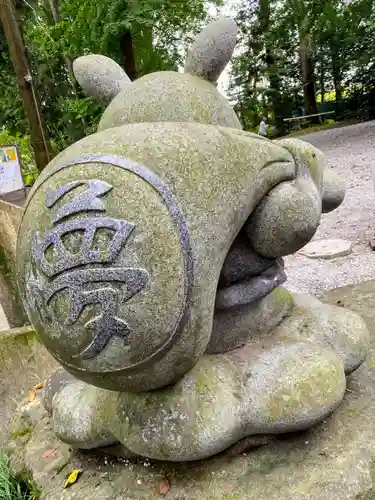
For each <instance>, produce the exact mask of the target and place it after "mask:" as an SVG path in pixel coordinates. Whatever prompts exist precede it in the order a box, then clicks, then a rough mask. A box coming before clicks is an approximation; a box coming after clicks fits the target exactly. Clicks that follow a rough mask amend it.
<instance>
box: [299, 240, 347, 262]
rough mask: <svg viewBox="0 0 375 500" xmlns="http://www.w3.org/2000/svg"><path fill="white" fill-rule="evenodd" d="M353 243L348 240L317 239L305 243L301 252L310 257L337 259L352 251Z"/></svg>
mask: <svg viewBox="0 0 375 500" xmlns="http://www.w3.org/2000/svg"><path fill="white" fill-rule="evenodd" d="M352 248H353V244H352V242H351V241H347V240H338V239H334V240H316V241H311V242H310V243H308V244H307V245H305V246H304V247H303V248H302V250H300V252H299V253H300V254H301V255H303V256H304V257H308V258H309V259H326V260H328V259H335V258H337V257H345V256H346V255H349V254H351V253H352Z"/></svg>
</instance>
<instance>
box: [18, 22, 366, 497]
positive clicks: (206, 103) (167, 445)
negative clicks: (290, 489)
mask: <svg viewBox="0 0 375 500" xmlns="http://www.w3.org/2000/svg"><path fill="white" fill-rule="evenodd" d="M235 38H236V28H235V24H234V23H233V22H232V21H229V20H220V21H218V22H217V23H214V24H212V25H210V26H209V27H207V29H206V30H204V31H203V32H202V34H201V35H199V36H198V37H197V39H196V42H195V44H194V45H193V48H192V50H191V52H190V55H189V57H188V60H187V63H186V67H185V70H186V73H184V74H180V73H173V72H162V73H155V74H151V75H147V76H145V77H143V78H141V79H139V80H138V81H137V82H135V83H133V84H131V85H129V81H128V79H127V77H126V76H125V75H124V73H123V72H121V71H120V69H119V67H118V66H117V65H116V64H115V63H113V61H110V60H107V59H105V58H104V59H103V58H101V56H90V57H88V58H84V59H79V60H78V61H76V63H75V71H76V73H77V77H78V79H80V81H81V83H82V85H83V87H84V89H85V90H86V92H88V93H89V94H90V95H94V96H96V97H99V98H102V99H103V100H104V101H105V102H109V101H111V102H110V104H109V106H108V108H107V110H106V111H105V113H104V115H103V117H102V120H101V122H100V126H99V132H98V133H97V134H93V135H92V136H89V137H87V138H85V139H83V140H82V141H79V142H78V143H76V144H74V145H72V146H71V147H69V148H68V149H66V150H65V151H63V152H62V153H61V154H60V155H59V156H58V157H56V158H55V159H54V160H53V161H52V162H51V163H50V165H49V166H48V167H47V168H46V169H45V170H44V171H43V172H42V174H41V176H40V177H39V179H38V181H37V182H36V184H35V185H34V186H33V188H32V190H31V193H30V195H29V198H28V200H27V202H26V206H25V212H24V214H23V217H22V221H21V224H20V229H19V236H18V249H17V276H18V280H19V289H20V294H21V297H22V300H23V302H24V304H25V308H26V311H27V313H28V315H29V316H30V319H31V321H32V323H33V324H34V325H35V328H36V331H37V332H38V334H39V335H40V338H41V340H42V342H43V343H44V345H45V346H46V347H47V349H48V350H49V351H50V352H51V353H52V354H53V356H54V358H55V359H56V360H57V361H58V362H59V363H60V364H61V365H62V366H63V367H64V369H66V370H67V372H69V373H70V374H71V375H70V376H68V375H66V374H65V373H64V372H63V371H61V370H60V371H58V372H56V373H55V374H54V375H52V377H51V378H50V379H49V380H48V382H47V387H46V391H45V405H46V407H47V408H48V410H49V411H50V412H51V416H52V423H53V428H54V432H55V434H56V436H58V437H59V438H60V439H61V440H63V441H65V442H66V443H68V444H69V445H71V446H73V447H75V448H79V449H85V450H92V449H97V448H98V447H99V448H101V447H103V448H108V447H112V446H116V447H117V446H119V445H122V448H121V450H122V451H121V452H122V453H125V454H126V453H127V452H129V454H130V455H133V456H134V455H140V456H143V457H149V458H153V459H159V460H168V461H175V462H179V461H194V460H198V459H202V458H207V457H210V456H211V455H214V454H217V453H219V452H221V451H224V450H226V449H228V448H229V447H232V446H235V445H236V443H238V442H240V441H242V443H245V442H246V440H248V441H247V442H248V443H249V444H251V443H256V442H259V443H260V444H262V443H264V442H266V441H268V439H269V436H271V435H277V434H280V433H283V432H293V431H298V430H304V429H307V428H309V427H311V426H313V425H315V424H317V423H319V422H320V421H322V420H323V419H325V418H327V416H328V415H330V414H331V413H332V412H333V411H334V410H335V409H336V408H338V406H339V405H340V404H341V402H342V400H343V397H344V393H345V387H346V378H345V375H346V374H349V373H351V372H352V371H353V370H355V369H356V368H357V367H358V366H359V365H360V364H361V363H362V362H363V360H364V357H365V355H366V351H367V341H368V337H367V329H366V325H365V324H364V323H363V321H362V320H361V319H360V318H359V317H358V316H357V315H356V314H354V313H349V312H347V311H343V310H341V309H338V308H334V307H330V306H323V305H321V304H320V303H318V302H316V301H315V300H314V299H312V300H311V299H309V298H306V297H300V296H299V297H297V298H296V299H293V297H292V296H291V295H290V293H289V292H288V291H287V290H286V289H284V288H281V289H280V288H278V285H280V283H283V281H284V280H285V273H284V269H283V262H282V260H281V259H280V257H282V256H284V255H287V254H290V253H292V252H294V251H297V250H299V249H300V248H301V247H303V246H304V245H305V244H306V243H307V242H308V241H309V240H310V239H311V238H312V236H313V235H314V233H315V231H316V229H317V227H318V225H319V223H320V217H321V214H322V211H323V210H328V209H330V208H332V207H336V206H337V205H338V204H339V202H340V200H342V198H343V196H342V192H341V187H340V186H339V184H338V183H336V181H335V177H334V175H333V173H332V172H331V171H327V165H326V163H325V159H324V156H322V155H321V153H320V152H319V151H318V150H316V149H315V148H313V147H312V146H309V145H306V144H305V143H303V142H302V141H298V140H295V139H283V140H280V141H277V142H271V141H268V140H267V139H265V138H261V137H259V136H257V135H254V134H251V133H247V132H244V131H242V130H240V128H241V127H240V123H239V121H238V119H237V117H236V115H235V113H234V111H233V109H232V108H231V106H230V105H229V103H228V102H227V101H226V100H225V98H224V97H223V96H222V95H220V93H219V92H218V90H217V89H216V87H215V82H216V79H217V77H218V76H219V74H220V72H221V71H222V70H223V68H224V67H225V65H226V63H227V62H228V60H229V58H230V56H231V54H232V51H233V49H234V45H235ZM327 172H328V173H327ZM324 197H325V199H324ZM212 352H215V353H218V354H210V353H212ZM153 389H158V390H157V391H156V390H154V391H152V390H153ZM257 436H260V437H259V441H258V438H257ZM243 440H245V441H243ZM237 449H241V445H239V446H238V448H237ZM106 493H107V492H106ZM109 497H111V495H109ZM105 498H108V495H107V496H106V497H105Z"/></svg>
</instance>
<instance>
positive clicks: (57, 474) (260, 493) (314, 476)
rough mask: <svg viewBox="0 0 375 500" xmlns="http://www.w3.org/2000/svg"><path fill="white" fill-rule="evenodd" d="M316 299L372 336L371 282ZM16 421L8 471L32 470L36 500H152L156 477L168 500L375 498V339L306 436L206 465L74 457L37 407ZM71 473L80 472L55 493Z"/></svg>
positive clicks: (374, 304)
mask: <svg viewBox="0 0 375 500" xmlns="http://www.w3.org/2000/svg"><path fill="white" fill-rule="evenodd" d="M324 299H325V301H327V302H330V303H331V304H335V305H339V306H345V307H347V308H350V309H352V310H353V311H355V312H357V313H359V314H360V315H361V316H362V317H363V318H364V319H365V320H366V321H367V322H368V326H369V329H370V332H371V333H372V332H374V333H375V313H374V311H375V282H368V283H364V284H360V285H354V286H351V287H345V288H342V289H337V290H334V291H332V292H331V293H329V294H328V295H327V296H326V297H324ZM23 415H24V416H23V418H22V419H21V420H20V419H19V418H18V419H17V420H18V421H16V422H15V424H14V432H15V433H14V434H13V439H12V440H11V441H10V442H9V443H8V447H9V449H10V451H11V453H12V460H13V464H14V466H15V467H16V468H17V469H24V468H26V469H28V470H30V471H31V472H32V474H33V477H34V480H35V481H36V483H37V484H38V485H39V486H40V487H41V488H42V490H43V494H42V500H60V499H64V500H69V499H74V500H86V499H87V498H95V499H96V500H104V499H106V500H107V499H109V498H110V499H111V500H120V499H121V500H142V499H145V500H146V499H147V500H158V499H159V498H161V497H162V496H163V495H162V494H161V493H160V492H158V484H159V482H160V479H161V478H163V477H167V478H168V480H169V483H170V491H169V492H168V494H167V496H166V498H168V499H171V500H190V499H191V500H193V499H194V500H195V499H198V498H199V500H214V499H215V500H221V499H222V500H224V499H226V500H261V499H265V498H267V500H280V499H288V500H300V499H302V498H303V499H308V500H325V499H332V500H372V499H375V482H374V484H373V481H375V467H374V464H375V426H374V423H373V420H374V415H375V335H373V337H372V349H371V351H370V353H369V356H368V361H367V363H365V364H364V365H363V366H362V367H361V368H360V369H358V370H357V371H356V372H355V373H353V374H352V375H350V376H349V377H348V388H347V392H346V397H345V400H344V402H343V404H342V405H341V407H340V408H339V409H338V410H337V411H336V412H335V413H334V414H333V416H331V417H330V418H328V419H327V420H326V421H325V422H323V423H322V424H321V425H318V426H316V427H315V428H314V429H312V430H310V431H307V432H303V433H300V434H294V435H292V436H291V435H289V436H283V437H282V438H280V439H275V440H273V441H271V442H270V443H269V444H267V445H266V446H262V447H258V448H256V449H252V450H249V451H245V450H244V449H241V448H240V449H232V450H229V451H227V452H224V453H223V454H221V455H219V456H216V457H215V458H213V459H210V460H204V461H200V462H192V463H189V464H177V465H176V464H165V463H163V464H162V463H160V462H150V461H147V460H143V459H140V460H138V461H137V460H135V461H134V462H132V461H126V462H125V463H124V461H118V460H115V461H113V460H112V459H111V458H104V457H99V458H98V457H96V458H94V457H93V455H92V454H88V455H77V454H75V453H74V452H72V451H70V450H69V447H68V445H64V444H62V443H60V442H59V441H58V440H57V439H56V437H55V436H54V435H53V433H52V431H51V426H50V419H49V417H48V415H47V413H46V412H45V411H44V409H42V406H41V404H40V401H38V400H36V401H35V402H33V403H30V404H28V405H27V406H26V408H25V410H24V411H23ZM16 428H18V431H16V430H15V429H16ZM264 442H266V440H263V441H262V440H261V441H260V442H258V443H254V442H250V443H248V444H249V445H250V446H251V445H253V444H263V443H264ZM242 444H245V443H242ZM47 450H48V451H47ZM46 451H47V453H45V452H46ZM239 451H240V452H241V454H240V455H234V452H235V453H237V452H239ZM43 455H45V456H43ZM74 468H81V469H83V470H84V472H83V474H82V476H81V477H80V478H79V480H78V482H77V483H76V484H75V485H73V486H72V487H71V488H70V489H67V490H63V483H64V479H65V477H66V475H67V474H68V473H69V472H70V471H71V470H72V469H74Z"/></svg>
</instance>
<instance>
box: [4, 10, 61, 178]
mask: <svg viewBox="0 0 375 500" xmlns="http://www.w3.org/2000/svg"><path fill="white" fill-rule="evenodd" d="M0 19H1V22H2V24H3V29H4V34H5V38H6V39H7V41H8V46H9V53H10V57H11V59H12V63H13V66H14V71H15V73H16V77H17V84H18V87H19V91H20V94H21V97H22V101H23V106H24V109H25V114H26V117H27V119H28V122H29V126H30V138H31V145H32V147H33V150H34V153H35V159H36V164H37V167H38V170H39V171H42V170H43V168H44V167H45V166H46V165H47V164H48V163H49V162H50V161H51V160H52V158H53V154H52V148H51V145H50V142H49V137H48V132H47V129H46V127H45V123H44V120H43V117H42V114H41V110H40V107H39V104H38V101H37V98H36V94H35V89H34V86H33V82H32V76H31V73H30V69H29V63H28V60H27V56H26V49H25V45H24V42H23V38H22V34H21V29H20V26H19V24H18V22H17V17H16V11H15V8H14V3H13V0H0Z"/></svg>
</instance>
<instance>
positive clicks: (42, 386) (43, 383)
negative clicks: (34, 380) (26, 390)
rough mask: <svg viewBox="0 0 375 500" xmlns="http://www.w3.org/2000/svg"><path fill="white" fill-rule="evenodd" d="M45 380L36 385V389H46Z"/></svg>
mask: <svg viewBox="0 0 375 500" xmlns="http://www.w3.org/2000/svg"><path fill="white" fill-rule="evenodd" d="M44 386H45V382H41V383H40V384H38V385H36V386H35V387H34V391H39V390H40V389H44Z"/></svg>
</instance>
